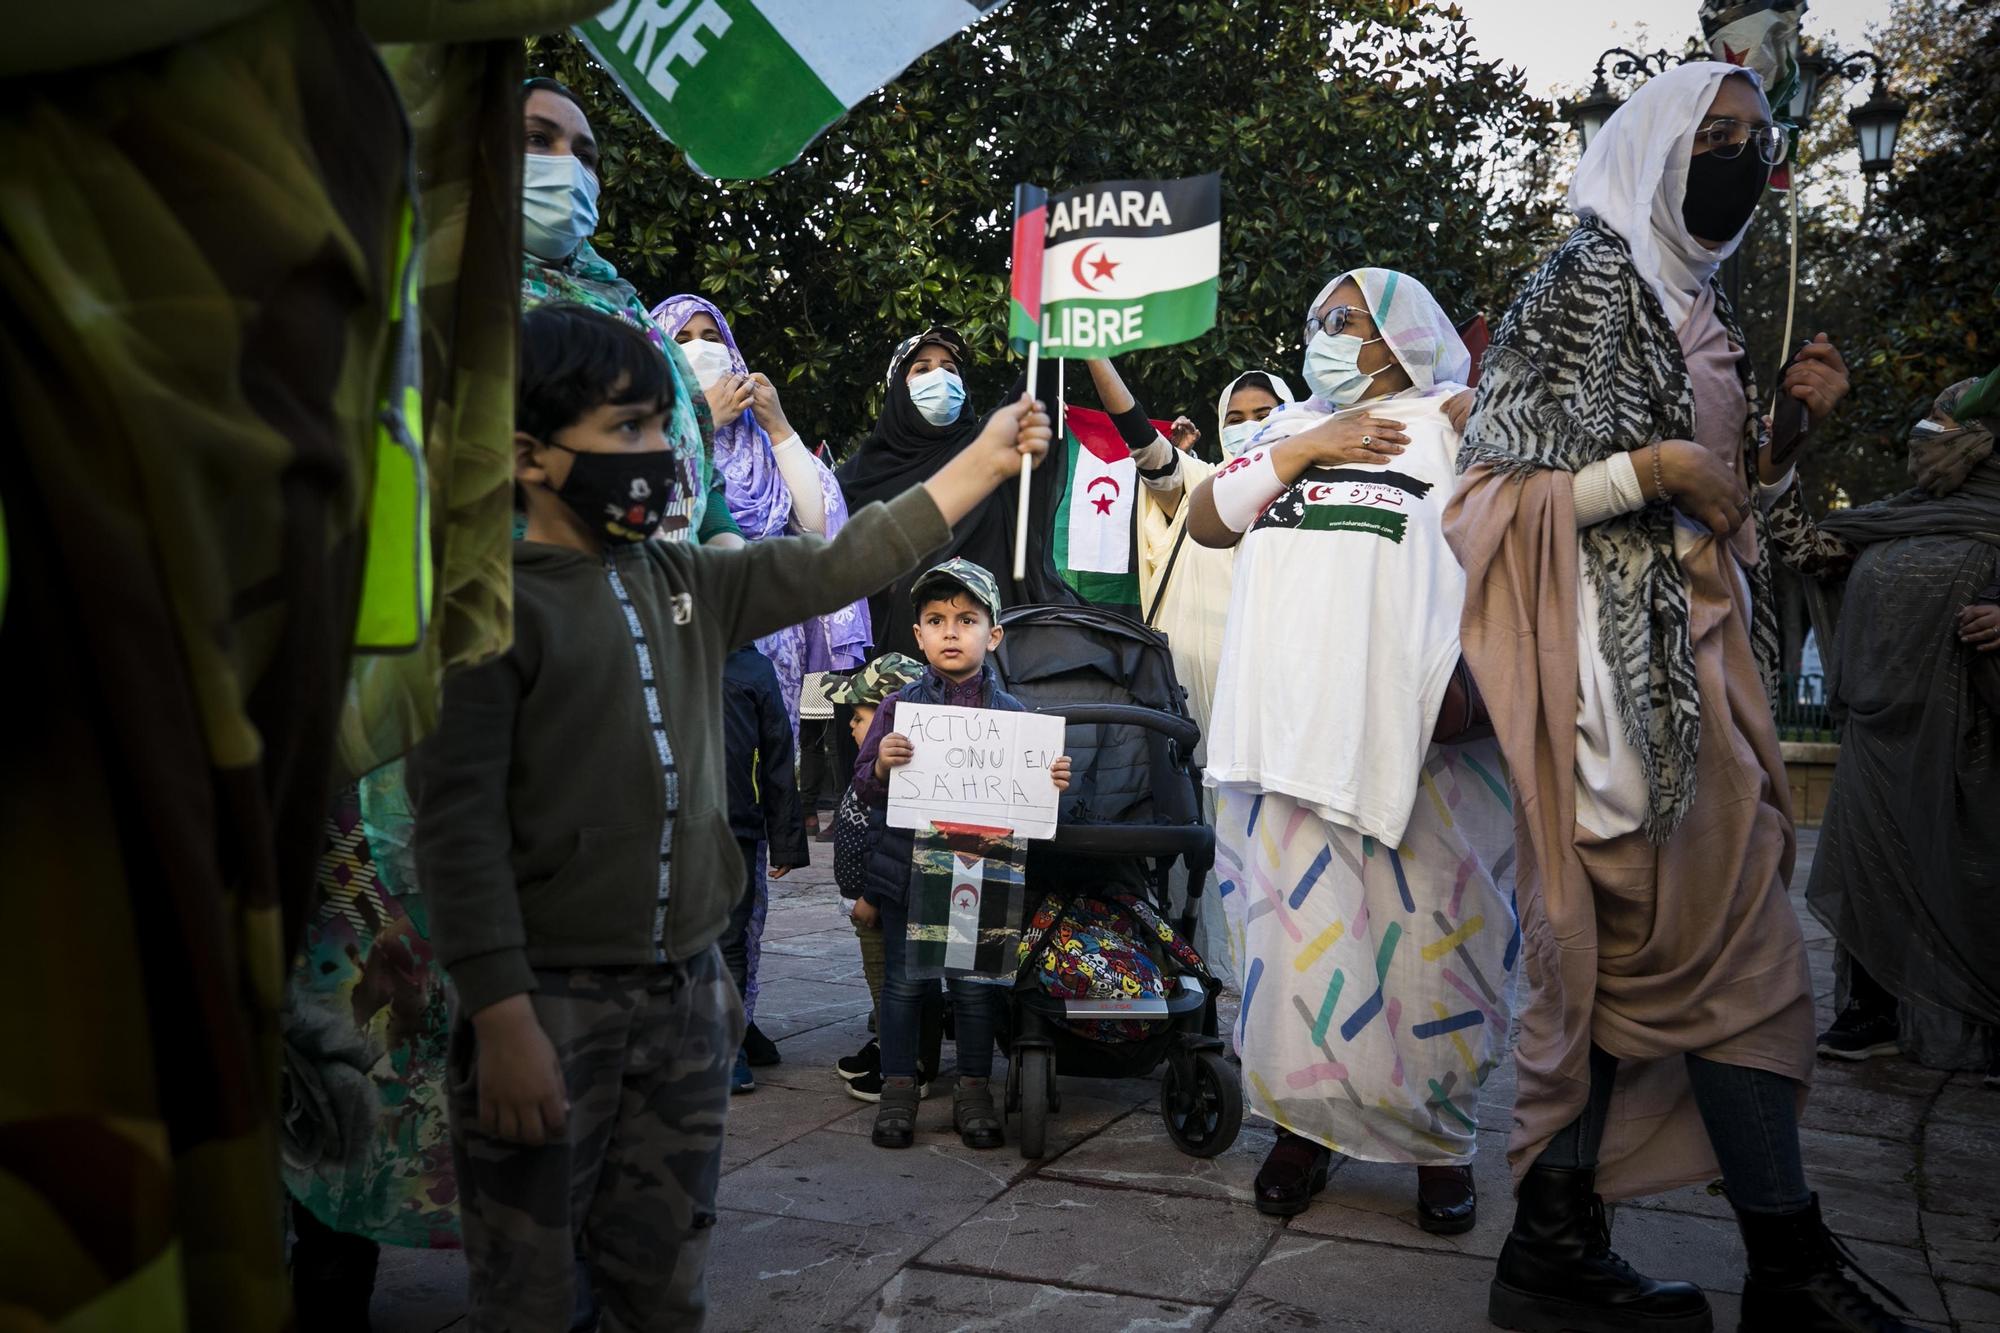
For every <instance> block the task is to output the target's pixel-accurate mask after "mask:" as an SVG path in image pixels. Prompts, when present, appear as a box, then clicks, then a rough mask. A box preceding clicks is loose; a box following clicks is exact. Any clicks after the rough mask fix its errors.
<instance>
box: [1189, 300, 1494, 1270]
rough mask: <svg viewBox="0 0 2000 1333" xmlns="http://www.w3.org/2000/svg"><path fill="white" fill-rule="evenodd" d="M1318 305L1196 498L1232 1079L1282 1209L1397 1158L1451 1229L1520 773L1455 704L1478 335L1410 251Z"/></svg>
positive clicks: (1468, 1204) (1483, 1049)
mask: <svg viewBox="0 0 2000 1333" xmlns="http://www.w3.org/2000/svg"><path fill="white" fill-rule="evenodd" d="M1307 312H1308V323H1307V326H1306V330H1305V332H1306V358H1305V375H1306V379H1307V381H1308V383H1309V384H1310V386H1311V388H1312V390H1313V397H1312V398H1310V399H1308V400H1307V401H1306V402H1304V403H1296V404H1293V403H1285V404H1279V403H1277V402H1276V398H1277V397H1278V395H1276V394H1275V393H1270V392H1266V391H1263V390H1261V389H1260V388H1259V387H1258V386H1257V385H1256V384H1255V382H1254V381H1249V380H1247V379H1245V380H1239V381H1237V382H1236V383H1235V384H1232V385H1231V386H1230V388H1231V392H1230V393H1229V394H1228V395H1227V396H1226V397H1225V398H1224V399H1223V401H1222V403H1221V404H1220V407H1221V413H1222V421H1223V430H1224V431H1225V438H1229V436H1228V435H1227V432H1231V431H1234V432H1236V438H1237V439H1238V440H1240V439H1241V437H1242V435H1244V434H1249V435H1250V436H1251V438H1250V440H1249V441H1248V444H1247V447H1244V448H1242V449H1240V450H1239V451H1237V452H1236V454H1235V456H1234V457H1233V458H1232V459H1231V460H1230V461H1229V462H1228V463H1226V464H1224V465H1223V466H1222V467H1221V468H1220V469H1219V470H1218V471H1217V472H1216V473H1215V475H1214V476H1213V477H1211V478H1210V479H1209V480H1208V481H1206V482H1203V483H1202V484H1201V485H1199V486H1197V487H1196V488H1195V490H1194V493H1193V495H1192V496H1191V497H1190V500H1189V505H1188V507H1189V509H1190V514H1189V518H1188V531H1189V533H1190V534H1192V535H1193V537H1194V539H1195V540H1196V541H1198V542H1200V543H1202V544H1203V545H1204V546H1208V547H1213V548H1217V549H1218V550H1228V551H1231V552H1233V553H1234V554H1235V556H1236V565H1235V568H1234V578H1233V581H1232V589H1231V596H1230V603H1229V610H1228V617H1227V622H1226V625H1225V628H1224V632H1223V643H1222V651H1221V663H1220V668H1219V673H1218V676H1217V679H1216V683H1215V697H1214V699H1213V701H1212V703H1211V705H1210V709H1211V725H1210V727H1209V734H1208V737H1207V745H1208V754H1207V764H1206V778H1207V782H1208V785H1209V787H1210V789H1211V790H1212V791H1213V793H1214V796H1215V802H1216V812H1215V832H1216V876H1217V879H1218V881H1219V882H1218V890H1219V893H1218V896H1219V898H1220V900H1221V903H1222V907H1223V910H1224V911H1225V913H1226V914H1227V916H1228V919H1229V933H1230V937H1231V940H1232V943H1233V944H1234V945H1235V946H1236V959H1235V962H1236V967H1237V971H1238V974H1239V975H1240V976H1241V977H1242V978H1243V983H1242V994H1243V1005H1242V1010H1241V1014H1240V1016H1239V1020H1238V1027H1237V1032H1236V1049H1237V1054H1238V1055H1239V1056H1240V1057H1241V1059H1242V1065H1243V1079H1244V1101H1245V1103H1246V1105H1247V1106H1248V1108H1249V1109H1250V1110H1251V1111H1252V1112H1253V1113H1254V1114H1257V1115H1261V1116H1264V1117H1266V1118H1267V1119H1270V1120H1272V1121H1274V1122H1275V1123H1276V1124H1277V1125H1278V1126H1279V1133H1278V1136H1277V1141H1276V1143H1275V1144H1274V1145H1273V1147H1272V1149H1271V1152H1270V1155H1269V1156H1268V1157H1267V1158H1266V1160H1265V1162H1264V1165H1263V1167H1262V1168H1261V1169H1260V1170H1259V1171H1258V1173H1257V1178H1256V1183H1255V1199H1256V1205H1257V1207H1258V1209H1259V1210H1260V1211H1262V1212H1265V1213H1267V1214H1271V1215H1273V1216H1291V1215H1293V1214H1296V1213H1300V1212H1303V1211H1305V1209H1306V1208H1307V1207H1309V1206H1310V1204H1311V1201H1312V1197H1313V1195H1314V1194H1315V1193H1317V1192H1318V1191H1319V1190H1321V1189H1323V1188H1325V1187H1326V1184H1327V1178H1328V1174H1329V1171H1330V1168H1331V1165H1332V1162H1333V1158H1334V1157H1335V1155H1336V1154H1339V1155H1345V1156H1349V1157H1355V1158H1359V1159H1362V1160H1364V1161H1373V1162H1395V1163H1399V1164H1404V1165H1409V1166H1414V1167H1415V1168H1416V1170H1415V1172H1414V1174H1415V1177H1416V1181H1415V1183H1416V1187H1417V1188H1416V1195H1417V1209H1416V1211H1417V1220H1418V1224H1419V1225H1420V1226H1421V1227H1423V1229H1424V1230H1426V1231H1432V1232H1437V1233H1442V1234H1456V1233H1461V1232H1464V1231H1467V1230H1469V1229H1471V1227H1472V1226H1473V1225H1474V1222H1475V1219H1476V1209H1477V1199H1476V1197H1475V1195H1474V1190H1473V1183H1472V1172H1471V1160H1472V1156H1473V1153H1474V1151H1475V1149H1476V1147H1477V1145H1478V1142H1479V1135H1478V1133H1477V1130H1478V1127H1479V1126H1478V1120H1479V1113H1480V1106H1479V1102H1480V1095H1479V1088H1480V1084H1481V1083H1482V1082H1483V1081H1484V1080H1485V1079H1486V1077H1487V1076H1488V1075H1489V1074H1490V1073H1491V1072H1492V1071H1493V1069H1494V1068H1495V1066H1497V1065H1498V1064H1499V1062H1500V1060H1501V1058H1502V1057H1503V1056H1504V1054H1505V1052H1506V1049H1507V1038H1508V1018H1507V1011H1508V985H1507V983H1508V977H1509V974H1510V973H1511V972H1512V970H1513V965H1514V960H1515V956H1516V953H1517V946H1516V943H1515V938H1514V929H1513V926H1514V917H1513V909H1512V905H1511V887H1512V870H1511V865H1512V857H1511V854H1510V853H1511V848H1512V844H1513V821H1512V815H1511V813H1510V811H1509V808H1508V804H1507V795H1506V788H1505V785H1504V783H1505V779H1504V770H1503V769H1502V768H1501V767H1500V764H1499V758H1498V752H1497V750H1496V748H1495V746H1494V744H1493V742H1492V741H1491V740H1490V739H1483V738H1480V737H1478V736H1477V735H1476V734H1468V732H1467V730H1466V728H1465V724H1464V718H1463V715H1462V713H1459V708H1460V707H1462V706H1460V705H1454V706H1453V707H1449V708H1448V707H1447V703H1448V700H1450V699H1451V697H1452V696H1453V694H1454V687H1453V682H1454V680H1456V679H1457V677H1458V670H1457V668H1458V662H1459V648H1458V622H1459V612H1460V609H1461V607H1462V604H1463V602H1464V593H1465V577H1464V575H1463V574H1462V573H1461V572H1460V571H1459V568H1458V564H1457V562H1456V561H1455V560H1454V559H1453V558H1452V554H1451V551H1450V549H1449V547H1448V546H1447V545H1446V544H1445V539H1444V529H1443V519H1444V512H1445V505H1446V503H1447V502H1448V501H1449V500H1450V498H1451V495H1452V490H1453V487H1454V485H1455V484H1456V482H1457V476H1458V474H1457V454H1458V447H1459V433H1458V426H1457V424H1456V420H1455V418H1454V413H1455V412H1456V411H1458V410H1462V408H1463V407H1464V405H1465V399H1466V396H1467V395H1466V394H1465V390H1464V385H1465V382H1466V380H1468V379H1469V378H1471V374H1472V358H1471V354H1470V353H1469V352H1468V351H1467V349H1466V347H1465V344H1464V343H1463V342H1462V341H1461V340H1460V338H1459V336H1458V334H1457V333H1456V332H1455V331H1454V329H1453V328H1452V325H1451V321H1450V320H1449V319H1447V318H1446V317H1445V313H1444V311H1443V310H1442V309H1441V308H1440V307H1439V305H1438V303H1437V301H1436V300H1434V299H1433V298H1432V296H1431V294H1430V293H1429V292H1428V291H1426V290H1425V289H1424V287H1423V284H1421V283H1419V282H1417V281H1416V280H1415V279H1413V278H1411V277H1409V276H1408V275H1406V274H1402V273H1395V272H1392V271H1390V270H1388V269H1360V270H1357V271H1355V272H1352V273H1348V274H1343V275H1341V276H1340V277H1338V278H1336V279H1334V281H1332V282H1330V283H1328V284H1327V285H1326V287H1325V288H1324V289H1322V290H1321V292H1320V294H1319V295H1318V296H1317V297H1316V298H1314V300H1313V302H1312V304H1311V305H1310V306H1309V307H1308V308H1307ZM1259 413H1263V414H1264V415H1263V417H1262V420H1261V421H1259V419H1258V417H1259ZM1232 417H1233V418H1235V419H1234V420H1233V421H1232V420H1231V418H1232ZM1246 426H1249V427H1252V429H1250V430H1247V431H1246V430H1245V429H1244V427H1246ZM1448 714H1457V715H1456V716H1454V717H1453V718H1452V720H1447V715H1448Z"/></svg>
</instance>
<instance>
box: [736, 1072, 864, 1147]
mask: <svg viewBox="0 0 2000 1333" xmlns="http://www.w3.org/2000/svg"><path fill="white" fill-rule="evenodd" d="M776 1068H778V1069H782V1068H783V1066H782V1065H780V1066H777V1067H776ZM752 1072H753V1073H755V1074H756V1076H757V1090H756V1091H755V1092H742V1093H738V1094H737V1095H735V1096H734V1097H731V1098H730V1099H729V1120H728V1122H727V1125H726V1128H725V1130H724V1134H723V1140H722V1170H723V1172H724V1174H727V1173H728V1172H731V1171H734V1170H735V1169H736V1168H737V1167H739V1166H742V1165H744V1164H745V1163H747V1162H750V1161H754V1160H755V1159H756V1158H759V1157H762V1156H763V1155H764V1154H765V1153H768V1152H771V1151H773V1150H774V1149H777V1148H780V1147H783V1146H784V1145H785V1144H787V1143H790V1142H791V1141H792V1140H793V1139H796V1138H798V1137H800V1136H801V1135H804V1134H810V1133H811V1132H812V1131H814V1130H816V1129H819V1128H821V1127H822V1126H824V1125H826V1124H828V1123H830V1122H832V1121H834V1120H838V1119H839V1118H840V1117H841V1116H844V1115H846V1114H847V1113H848V1111H850V1110H851V1109H853V1108H854V1107H855V1106H858V1105H859V1104H860V1103H858V1102H856V1101H855V1100H854V1099H853V1098H852V1097H849V1096H848V1095H847V1094H846V1093H845V1092H844V1091H842V1090H841V1088H840V1086H839V1084H838V1083H837V1081H836V1080H834V1079H832V1078H831V1077H829V1076H825V1075H824V1074H822V1077H821V1079H820V1080H818V1082H819V1083H820V1086H818V1087H814V1088H808V1089H800V1088H788V1087H785V1086H783V1085H781V1084H777V1083H773V1082H772V1081H771V1080H770V1079H769V1078H768V1077H766V1076H767V1075H768V1074H770V1073H774V1072H776V1070H775V1069H772V1070H764V1069H758V1070H754V1071H752Z"/></svg>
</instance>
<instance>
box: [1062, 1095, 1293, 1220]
mask: <svg viewBox="0 0 2000 1333" xmlns="http://www.w3.org/2000/svg"><path fill="white" fill-rule="evenodd" d="M1274 1138H1275V1134H1274V1132H1273V1131H1272V1129H1271V1127H1270V1126H1269V1125H1268V1124H1267V1123H1266V1122H1264V1121H1261V1120H1245V1121H1244V1122H1243V1130H1242V1132H1241V1133H1240V1134H1238V1135H1237V1138H1236V1142H1235V1144H1234V1145H1232V1146H1231V1147H1230V1149H1229V1151H1227V1152H1225V1153H1223V1154H1221V1155H1220V1156H1218V1157H1206V1158H1204V1157H1189V1156H1188V1155H1187V1154H1186V1153H1184V1152H1182V1151H1181V1150H1180V1149H1179V1148H1176V1147H1175V1146H1174V1144H1173V1140H1171V1139H1169V1138H1168V1137H1167V1128H1166V1125H1165V1124H1164V1123H1162V1122H1161V1120H1160V1118H1159V1117H1158V1116H1157V1115H1144V1114H1134V1115H1129V1116H1126V1117H1124V1118H1123V1119H1121V1120H1119V1121H1117V1122H1116V1123H1115V1124H1113V1125H1111V1126H1110V1127H1109V1128H1107V1129H1106V1130H1105V1131H1104V1132H1103V1133H1101V1134H1097V1135H1093V1136H1092V1137H1090V1138H1088V1139H1085V1140H1084V1141H1083V1142H1082V1143H1081V1144H1079V1145H1077V1146H1076V1147H1074V1148H1072V1149H1070V1150H1069V1151H1068V1152H1065V1153H1064V1154H1063V1155H1062V1156H1060V1157H1058V1158H1056V1159H1054V1160H1053V1161H1051V1162H1049V1163H1047V1164H1046V1165H1044V1166H1043V1167H1042V1169H1041V1172H1040V1174H1041V1175H1043V1176H1045V1177H1051V1178H1059V1179H1065V1180H1076V1181H1082V1182H1084V1183H1086V1184H1098V1185H1124V1186H1129V1187H1132V1188H1137V1189H1152V1190H1158V1191H1160V1192H1161V1193H1166V1194H1188V1195H1193V1196H1196V1197H1199V1198H1210V1199H1233V1200H1235V1201H1236V1202H1238V1203H1250V1202H1252V1197H1253V1196H1252V1189H1251V1182H1252V1180H1253V1179H1254V1178H1255V1176H1256V1174H1257V1168H1258V1167H1259V1166H1261V1165H1262V1164H1263V1161H1264V1157H1265V1154H1267V1153H1269V1152H1270V1151H1271V1143H1272V1141H1273V1139H1274Z"/></svg>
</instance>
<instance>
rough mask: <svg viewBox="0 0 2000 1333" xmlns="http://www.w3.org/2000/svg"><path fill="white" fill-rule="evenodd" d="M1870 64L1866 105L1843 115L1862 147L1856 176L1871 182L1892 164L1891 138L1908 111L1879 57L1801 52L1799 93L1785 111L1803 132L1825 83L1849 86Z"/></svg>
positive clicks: (1860, 53)
mask: <svg viewBox="0 0 2000 1333" xmlns="http://www.w3.org/2000/svg"><path fill="white" fill-rule="evenodd" d="M1871 66H1872V67H1873V68H1874V74H1875V86H1874V87H1873V88H1871V89H1870V90H1869V93H1868V100H1867V101H1866V102H1863V103H1862V104H1861V105H1860V106H1858V107H1855V108H1854V110H1852V111H1850V112H1848V113H1847V123H1848V124H1850V125H1852V126H1853V127H1854V138H1855V142H1856V144H1857V146H1858V147H1859V148H1860V149H1861V174H1862V175H1863V176H1865V177H1867V178H1868V179H1869V180H1871V181H1872V180H1873V179H1874V178H1875V177H1876V176H1879V175H1881V174H1882V173H1883V172H1885V171H1887V170H1888V169H1889V166H1890V164H1891V163H1893V162H1894V161H1895V159H1896V134H1897V131H1899V130H1901V129H1902V127H1903V117H1904V116H1906V115H1908V114H1909V111H1910V104H1909V103H1908V102H1906V101H1904V100H1903V99H1902V98H1900V97H1898V96H1896V95H1895V94H1894V93H1892V92H1890V91H1889V79H1888V75H1889V70H1888V66H1887V65H1886V64H1885V63H1884V62H1883V60H1882V57H1881V56H1879V55H1877V54H1875V52H1873V51H1857V52H1855V53H1854V54H1853V55H1851V56H1843V55H1831V56H1829V55H1824V54H1822V53H1820V52H1817V51H1807V52H1801V54H1800V56H1799V90H1798V92H1797V93H1795V94H1794V95H1793V97H1792V100H1791V102H1790V104H1789V105H1788V106H1787V108H1786V109H1787V111H1789V112H1790V115H1791V121H1792V123H1793V124H1794V125H1796V126H1798V127H1799V128H1800V129H1801V130H1803V129H1805V128H1806V126H1808V125H1810V124H1811V123H1812V117H1813V109H1814V106H1815V105H1816V104H1817V103H1818V101H1819V97H1820V94H1821V93H1822V92H1824V91H1825V89H1826V85H1827V83H1828V82H1829V81H1831V80H1833V79H1841V80H1844V81H1846V82H1849V83H1852V82H1854V81H1856V80H1859V79H1864V78H1866V77H1868V73H1869V68H1870V67H1871Z"/></svg>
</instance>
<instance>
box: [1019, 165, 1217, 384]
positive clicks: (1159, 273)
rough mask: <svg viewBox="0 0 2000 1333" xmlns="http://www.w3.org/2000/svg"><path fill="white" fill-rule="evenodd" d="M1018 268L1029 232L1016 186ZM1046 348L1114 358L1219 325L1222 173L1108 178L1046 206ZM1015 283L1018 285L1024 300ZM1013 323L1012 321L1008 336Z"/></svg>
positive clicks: (1048, 353) (1061, 354) (1042, 291)
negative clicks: (1169, 178)
mask: <svg viewBox="0 0 2000 1333" xmlns="http://www.w3.org/2000/svg"><path fill="white" fill-rule="evenodd" d="M1016 198H1017V203H1016V218H1017V221H1016V229H1015V234H1014V242H1015V266H1016V271H1017V272H1018V271H1019V270H1020V268H1021V266H1022V262H1023V259H1022V253H1021V246H1022V242H1023V234H1022V231H1021V228H1020V225H1019V220H1018V219H1019V217H1020V206H1019V202H1018V200H1019V196H1018V194H1017V196H1016ZM1043 212H1044V215H1045V218H1044V227H1043V249H1042V278H1041V286H1040V290H1039V292H1038V293H1037V295H1038V296H1039V297H1040V305H1041V311H1040V334H1041V343H1042V355H1043V356H1059V357H1092V356H1118V355H1120V354H1122V353H1125V352H1130V351H1134V350H1136V349H1138V348H1141V347H1166V346H1168V345H1170V344H1172V343H1179V342H1186V341H1187V340H1188V339H1190V338H1195V337H1199V336H1200V335H1201V334H1204V333H1206V332H1208V331H1209V330H1210V329H1212V328H1214V327H1215V282H1216V275H1217V273H1218V272H1219V271H1220V269H1221V264H1222V177H1221V176H1220V175H1218V174H1216V173H1213V172H1211V173H1210V174H1208V175H1206V176H1190V177H1188V178H1187V179H1185V180H1173V181H1104V182H1102V183H1101V184H1097V185H1087V186H1084V187H1083V188H1082V189H1080V190H1071V191H1069V192H1068V193H1066V194H1058V195H1051V196H1049V198H1048V201H1047V203H1046V205H1045V206H1044V209H1043ZM1018 292H1019V287H1018V286H1017V287H1016V293H1017V300H1018ZM1015 327H1016V326H1015V325H1013V324H1011V323H1010V325H1009V334H1010V338H1011V337H1012V336H1013V330H1014V328H1015Z"/></svg>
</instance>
